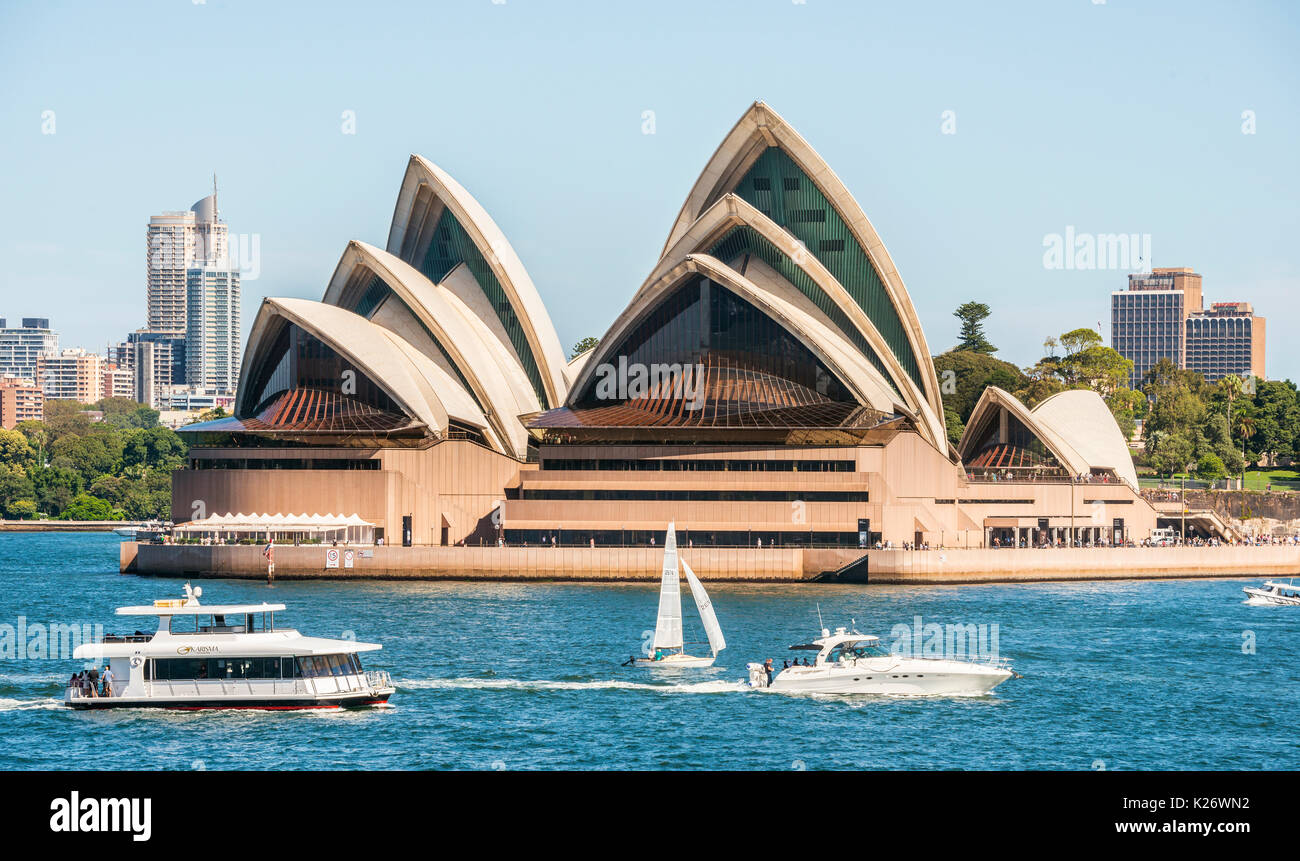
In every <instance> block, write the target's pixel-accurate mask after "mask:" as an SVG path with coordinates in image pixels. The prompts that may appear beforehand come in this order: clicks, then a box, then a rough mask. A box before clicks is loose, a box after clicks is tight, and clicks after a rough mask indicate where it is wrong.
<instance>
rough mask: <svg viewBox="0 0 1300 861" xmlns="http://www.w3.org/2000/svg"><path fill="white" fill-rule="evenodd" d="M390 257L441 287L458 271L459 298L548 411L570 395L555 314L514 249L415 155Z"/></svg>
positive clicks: (454, 186) (460, 191)
mask: <svg viewBox="0 0 1300 861" xmlns="http://www.w3.org/2000/svg"><path fill="white" fill-rule="evenodd" d="M388 251H389V252H390V253H391V254H393V255H395V256H397V257H398V258H400V259H401V260H403V261H404V262H406V263H408V264H410V265H412V266H414V267H415V268H416V269H418V270H419V271H420V272H421V273H422V274H424V275H425V276H426V277H427V278H428V279H429V280H430V281H433V282H434V283H442V282H445V281H447V280H449V278H450V277H451V276H452V275H453V274H454V273H455V272H456V270H458V269H463V270H464V272H463V273H462V274H461V276H460V279H459V280H460V281H461V282H462V283H465V282H466V281H467V282H468V284H466V285H465V286H467V287H471V290H470V291H467V292H466V293H465V294H464V295H463V296H462V298H463V299H464V300H465V301H466V304H467V305H468V306H469V307H471V308H472V309H473V310H474V312H475V313H476V314H477V315H478V316H479V317H480V318H481V319H482V320H483V322H484V323H485V324H487V325H488V326H489V327H490V328H491V329H492V330H493V332H494V333H495V334H496V335H497V337H498V338H499V339H500V340H501V342H502V343H503V345H505V346H507V347H508V348H509V349H511V350H512V351H514V353H515V354H516V357H517V359H518V361H519V364H520V366H521V367H522V368H523V369H524V373H525V374H526V376H527V377H528V379H529V382H530V383H531V384H532V386H533V388H534V391H535V392H536V395H537V399H538V401H539V402H540V403H541V404H542V405H543V406H544V407H545V408H550V407H554V406H559V404H560V403H561V402H562V401H563V400H564V394H565V391H566V388H565V382H564V368H565V364H566V363H565V361H564V351H563V350H562V349H561V348H560V339H559V336H558V335H556V333H555V327H554V326H553V325H552V323H551V318H550V315H549V314H547V312H546V307H545V305H543V304H542V299H541V296H540V295H538V293H537V288H536V287H535V286H534V285H533V281H532V279H531V278H530V277H529V276H528V272H527V270H525V269H524V266H523V263H521V262H520V260H519V256H518V255H517V254H515V251H514V248H512V247H511V245H510V242H509V241H508V240H507V239H506V237H505V234H504V233H502V232H501V229H500V228H499V227H497V225H496V222H494V221H493V220H492V218H491V217H490V216H489V215H488V214H487V211H486V210H484V209H483V207H482V206H481V205H480V204H479V202H478V201H477V200H475V199H474V198H473V197H472V196H471V195H470V193H469V192H468V191H466V190H465V189H464V188H463V187H462V186H461V185H460V184H459V183H457V182H456V181H455V180H454V179H452V178H451V176H449V175H448V174H447V173H446V171H444V170H442V169H441V168H439V167H438V166H437V165H435V164H433V163H432V162H430V161H429V160H427V159H425V158H423V157H422V156H419V155H412V156H411V158H410V161H409V162H408V164H407V168H406V175H405V177H404V178H403V180H402V188H401V191H400V192H399V194H398V197H397V205H396V208H395V209H394V211H393V221H392V225H391V227H390V228H389V232H388Z"/></svg>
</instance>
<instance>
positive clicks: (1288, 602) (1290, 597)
mask: <svg viewBox="0 0 1300 861" xmlns="http://www.w3.org/2000/svg"><path fill="white" fill-rule="evenodd" d="M1241 591H1243V592H1245V593H1246V603H1247V604H1254V605H1256V606H1282V607H1294V606H1300V586H1294V585H1292V584H1290V583H1275V582H1273V581H1272V580H1265V581H1264V585H1263V586H1262V587H1260V586H1244V587H1242V590H1241Z"/></svg>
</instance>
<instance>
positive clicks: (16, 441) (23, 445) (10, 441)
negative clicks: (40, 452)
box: [0, 430, 36, 467]
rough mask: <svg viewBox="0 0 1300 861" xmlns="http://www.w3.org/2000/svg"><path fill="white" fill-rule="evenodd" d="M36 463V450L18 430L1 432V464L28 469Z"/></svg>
mask: <svg viewBox="0 0 1300 861" xmlns="http://www.w3.org/2000/svg"><path fill="white" fill-rule="evenodd" d="M35 462H36V450H35V449H34V448H32V446H31V443H29V442H28V441H27V437H25V436H23V435H22V434H21V433H20V432H18V431H16V430H0V464H11V465H13V466H22V467H27V466H31V465H32V464H34V463H35Z"/></svg>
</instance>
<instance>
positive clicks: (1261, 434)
mask: <svg viewBox="0 0 1300 861" xmlns="http://www.w3.org/2000/svg"><path fill="white" fill-rule="evenodd" d="M1252 415H1253V416H1254V418H1255V434H1254V436H1252V437H1251V447H1252V448H1253V449H1255V450H1256V451H1258V452H1259V453H1260V455H1261V456H1262V457H1263V458H1264V459H1265V461H1266V462H1267V463H1268V465H1269V466H1277V461H1278V458H1281V457H1295V455H1296V448H1297V446H1296V442H1297V439H1298V438H1300V398H1298V397H1297V390H1296V385H1295V383H1293V382H1291V381H1290V380H1260V381H1259V382H1258V383H1257V384H1256V388H1255V396H1254V398H1253V403H1252Z"/></svg>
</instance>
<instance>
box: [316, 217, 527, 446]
mask: <svg viewBox="0 0 1300 861" xmlns="http://www.w3.org/2000/svg"><path fill="white" fill-rule="evenodd" d="M324 301H325V302H326V303H328V304H331V305H338V306H340V307H343V308H345V309H346V310H349V311H355V312H357V313H358V314H361V315H362V316H365V317H367V318H368V319H369V320H371V321H372V322H374V323H376V324H378V325H380V326H382V327H384V328H386V329H389V330H392V331H394V332H396V333H397V334H399V335H400V336H401V337H402V338H403V339H404V341H406V342H409V343H410V344H411V345H414V346H418V347H419V348H420V349H421V351H422V352H423V353H424V354H425V355H426V356H428V358H429V359H430V360H431V361H433V362H434V363H435V364H436V365H438V366H439V367H441V368H442V369H443V370H444V371H445V372H447V373H450V374H452V375H454V376H455V378H456V379H457V380H458V381H459V385H460V386H463V387H464V389H465V390H466V391H467V392H468V394H469V396H470V397H472V398H473V400H474V402H475V403H476V404H477V405H478V407H479V408H480V409H481V410H482V412H483V413H484V414H485V415H486V416H487V419H488V422H489V423H490V424H491V426H492V427H493V429H494V430H495V431H496V434H497V436H498V437H499V438H500V439H502V440H504V441H506V443H507V444H508V446H509V453H511V454H512V455H514V456H515V457H518V458H523V457H525V456H526V455H527V445H528V436H527V431H526V430H525V429H524V426H523V424H522V423H521V422H520V420H519V417H520V416H521V415H528V414H532V413H535V412H538V411H539V410H540V409H541V404H540V403H539V402H538V400H537V395H536V393H535V392H534V390H533V388H532V386H531V385H530V383H529V380H528V378H527V375H526V374H525V373H524V370H523V368H522V367H521V366H520V364H519V362H518V359H517V358H516V356H515V354H514V352H513V351H512V350H511V349H509V348H508V347H507V346H506V345H505V344H503V343H502V342H501V341H500V340H499V339H498V338H497V336H496V334H495V333H494V332H493V331H492V328H491V326H489V324H488V323H486V322H485V321H484V320H483V319H482V318H481V317H479V316H478V315H477V314H475V313H474V311H473V309H472V308H471V307H470V306H469V305H467V304H466V303H465V302H464V301H463V300H462V298H461V296H460V295H458V294H457V292H455V291H453V290H452V289H451V288H449V287H448V286H447V285H446V284H445V283H444V284H433V283H432V282H430V281H429V279H428V278H426V277H425V276H424V275H423V274H422V273H420V272H419V271H418V270H417V269H416V268H415V267H413V266H411V265H410V264H408V263H406V262H404V261H402V260H401V259H399V258H398V257H397V256H396V255H394V254H391V253H389V252H387V251H384V250H383V249H380V248H376V247H375V246H373V245H369V244H367V243H364V242H359V241H356V240H353V241H352V242H350V243H348V247H347V250H346V251H344V253H343V256H342V257H341V258H340V259H339V264H338V266H337V267H336V268H335V270H334V275H333V277H332V278H331V279H330V283H329V286H328V287H327V288H326V290H325V299H324Z"/></svg>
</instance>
